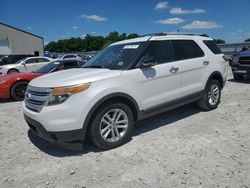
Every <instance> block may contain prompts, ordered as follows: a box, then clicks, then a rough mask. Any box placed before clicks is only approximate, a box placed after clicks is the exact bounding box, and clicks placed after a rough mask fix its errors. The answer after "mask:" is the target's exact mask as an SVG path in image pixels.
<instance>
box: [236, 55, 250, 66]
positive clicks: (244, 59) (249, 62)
mask: <svg viewBox="0 0 250 188" xmlns="http://www.w3.org/2000/svg"><path fill="white" fill-rule="evenodd" d="M239 64H241V65H249V66H250V57H240V58H239Z"/></svg>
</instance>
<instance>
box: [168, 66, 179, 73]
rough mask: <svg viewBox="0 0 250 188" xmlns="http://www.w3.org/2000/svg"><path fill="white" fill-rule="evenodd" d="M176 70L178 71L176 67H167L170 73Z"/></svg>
mask: <svg viewBox="0 0 250 188" xmlns="http://www.w3.org/2000/svg"><path fill="white" fill-rule="evenodd" d="M178 71H179V68H178V67H171V69H169V72H171V73H176V72H178Z"/></svg>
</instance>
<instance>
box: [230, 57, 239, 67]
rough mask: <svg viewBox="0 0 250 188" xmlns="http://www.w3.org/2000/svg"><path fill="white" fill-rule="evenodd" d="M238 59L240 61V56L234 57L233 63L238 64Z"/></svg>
mask: <svg viewBox="0 0 250 188" xmlns="http://www.w3.org/2000/svg"><path fill="white" fill-rule="evenodd" d="M238 61H239V56H236V57H234V58H233V60H232V65H237V63H238Z"/></svg>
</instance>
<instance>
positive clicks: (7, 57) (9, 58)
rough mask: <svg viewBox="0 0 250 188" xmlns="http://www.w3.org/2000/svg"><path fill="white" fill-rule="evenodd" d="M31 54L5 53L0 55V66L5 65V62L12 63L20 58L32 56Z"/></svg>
mask: <svg viewBox="0 0 250 188" xmlns="http://www.w3.org/2000/svg"><path fill="white" fill-rule="evenodd" d="M33 56H34V55H30V54H15V55H5V56H3V57H0V66H2V65H7V64H14V63H16V62H18V61H19V60H21V59H24V58H26V57H33Z"/></svg>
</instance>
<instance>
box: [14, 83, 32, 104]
mask: <svg viewBox="0 0 250 188" xmlns="http://www.w3.org/2000/svg"><path fill="white" fill-rule="evenodd" d="M27 86H28V82H26V81H20V82H17V83H15V84H14V85H13V86H12V88H11V91H10V93H11V97H12V98H13V99H14V100H16V101H21V100H23V99H24V97H25V91H26V88H27Z"/></svg>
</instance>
